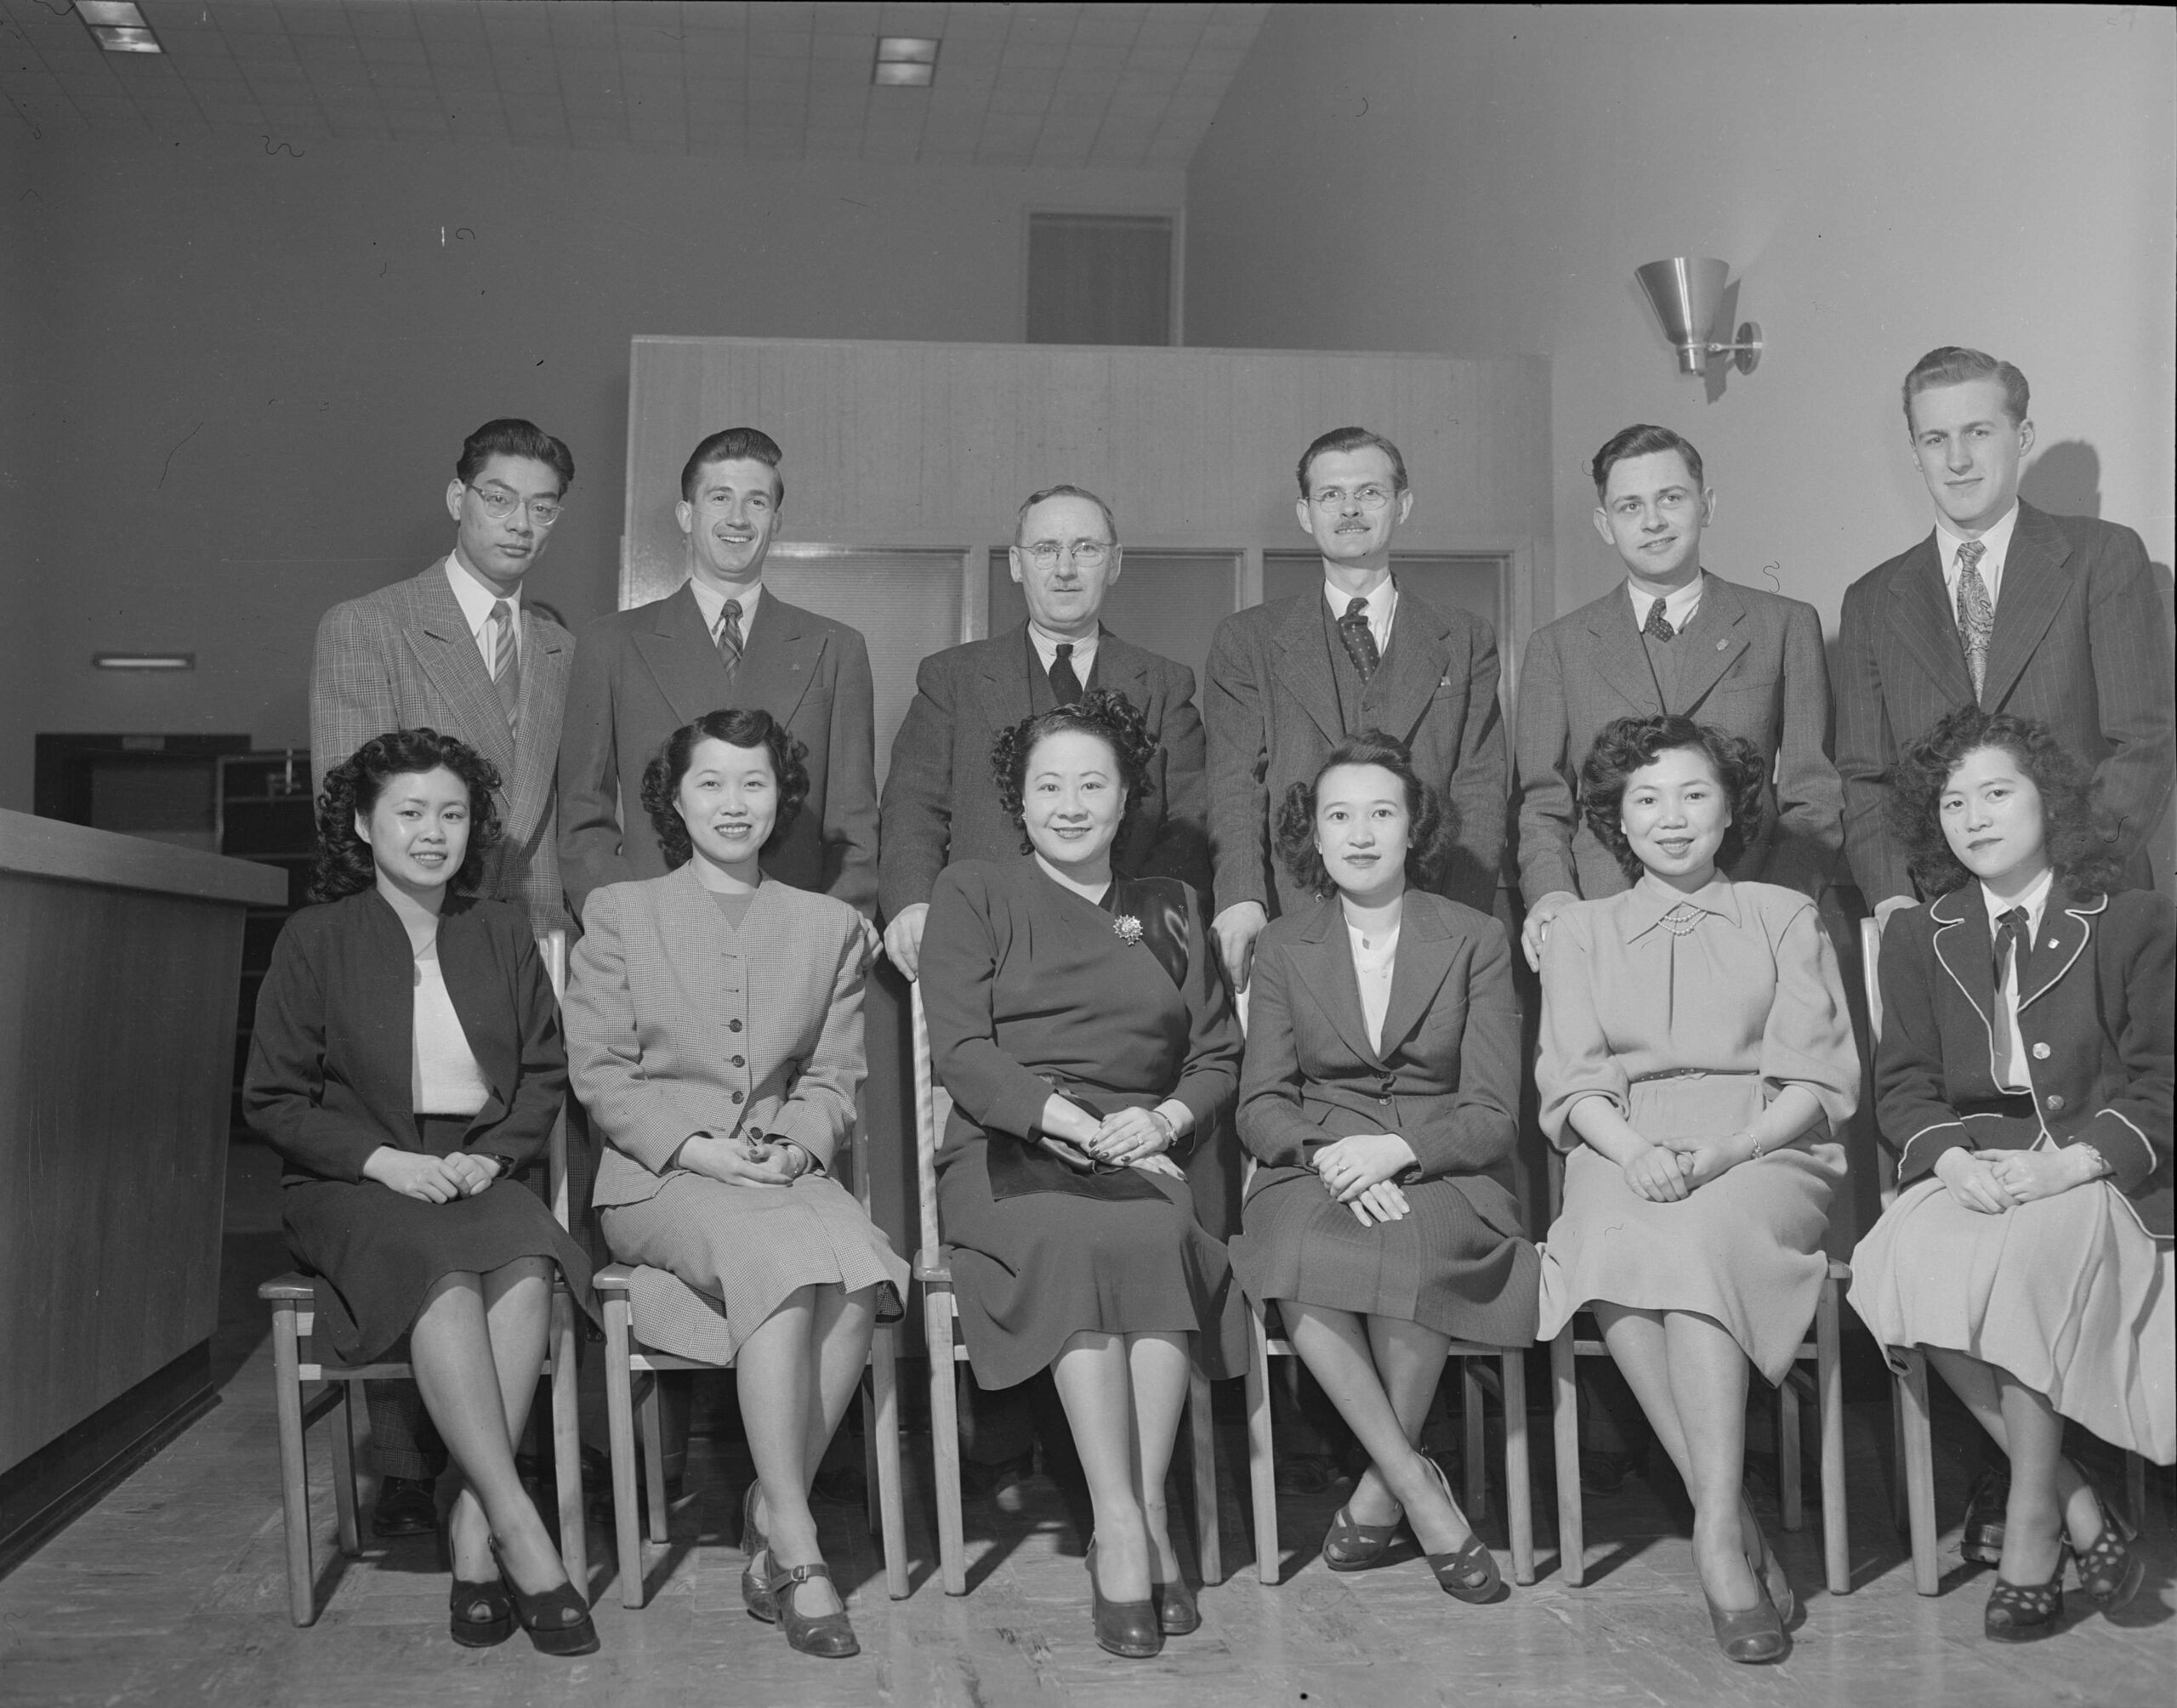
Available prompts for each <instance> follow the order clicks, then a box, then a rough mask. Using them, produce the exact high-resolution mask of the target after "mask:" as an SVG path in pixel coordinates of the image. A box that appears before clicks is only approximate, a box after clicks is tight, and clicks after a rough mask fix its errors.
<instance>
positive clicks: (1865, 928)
mask: <svg viewBox="0 0 2177 1708" xmlns="http://www.w3.org/2000/svg"><path fill="white" fill-rule="evenodd" d="M1881 958H1882V928H1881V927H1880V926H1879V925H1878V924H1876V923H1875V922H1874V921H1873V919H1872V918H1868V919H1862V921H1861V922H1860V983H1861V984H1862V986H1863V987H1864V988H1865V989H1866V991H1867V1048H1868V1049H1869V1050H1870V1051H1872V1050H1873V1048H1874V1047H1875V1046H1876V1045H1877V1044H1879V1043H1880V1042H1881V1041H1882V979H1881V978H1880V977H1879V974H1878V972H1877V963H1878V962H1879V961H1880V960H1881Z"/></svg>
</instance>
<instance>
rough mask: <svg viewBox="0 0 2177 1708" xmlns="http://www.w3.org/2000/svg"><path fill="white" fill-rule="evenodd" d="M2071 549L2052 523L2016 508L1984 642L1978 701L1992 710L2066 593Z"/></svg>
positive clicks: (2018, 674)
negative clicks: (1983, 683) (1983, 685)
mask: <svg viewBox="0 0 2177 1708" xmlns="http://www.w3.org/2000/svg"><path fill="white" fill-rule="evenodd" d="M2071 549H2072V548H2071V542H2069V541H2067V540H2066V539H2065V538H2064V536H2063V531H2062V530H2061V529H2060V528H2058V527H2057V526H2056V525H2055V523H2053V522H2051V521H2050V520H2049V519H2048V518H2047V517H2046V516H2044V515H2043V514H2041V513H2040V512H2039V511H2038V510H2036V509H2033V508H2031V507H2030V506H2028V505H2025V504H2021V505H2020V506H2019V507H2018V523H2017V525H2016V526H2015V527H2014V528H2013V529H2012V530H2011V536H2010V556H2009V559H2008V560H2007V561H2006V562H2005V563H2004V579H2003V590H2002V596H2001V597H2000V598H1999V599H1998V600H1997V601H1996V632H1995V633H1994V634H1993V635H1992V637H1991V638H1990V639H1989V642H1988V676H1987V690H1986V692H1984V693H1983V694H1982V695H1981V704H1982V705H1983V706H1987V707H1988V708H1989V709H1990V710H1993V709H1995V708H1996V707H1998V706H2001V705H2002V704H2003V703H2004V696H2005V695H2008V694H2009V692H2010V691H2011V689H2014V688H2015V687H2016V686H2017V685H2018V678H2020V677H2021V676H2022V675H2023V674H2025V672H2026V665H2027V664H2028V663H2029V662H2031V661H2032V657H2033V649H2034V648H2035V647H2037V646H2038V645H2040V644H2041V637H2042V636H2043V635H2044V634H2046V633H2048V632H2049V624H2050V623H2052V622H2054V621H2055V618H2056V612H2057V611H2058V610H2060V608H2061V607H2062V605H2063V603H2064V599H2065V596H2066V594H2068V593H2070V592H2071V589H2072V577H2071V574H2070V572H2069V571H2068V570H2066V568H2065V567H2064V565H2065V561H2066V559H2068V558H2069V557H2070V556H2071Z"/></svg>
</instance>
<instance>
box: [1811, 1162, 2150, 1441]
mask: <svg viewBox="0 0 2177 1708" xmlns="http://www.w3.org/2000/svg"><path fill="white" fill-rule="evenodd" d="M2173 1278H2177V1259H2173V1257H2172V1252H2171V1247H2170V1246H2169V1245H2168V1243H2167V1242H2164V1241H2157V1240H2155V1239H2154V1238H2153V1237H2152V1236H2151V1235H2150V1234H2148V1233H2147V1232H2146V1230H2145V1229H2142V1228H2141V1227H2140V1224H2139V1218H2138V1217H2135V1216H2134V1215H2133V1214H2132V1212H2131V1210H2130V1208H2129V1206H2128V1205H2127V1204H2126V1202H2125V1200H2124V1198H2123V1194H2121V1193H2119V1192H2118V1191H2117V1189H2116V1188H2114V1187H2113V1186H2112V1185H2110V1184H2109V1183H2108V1182H2107V1181H2106V1180H2096V1181H2092V1182H2089V1183H2088V1184H2086V1185H2084V1186H2079V1187H2074V1188H2073V1189H2072V1190H2070V1191H2069V1192H2059V1193H2057V1194H2055V1196H2054V1197H2052V1198H2037V1199H2035V1200H2033V1201H2032V1203H2030V1204H2021V1205H2020V1206H2017V1207H2016V1208H2015V1209H2013V1210H2009V1211H2005V1212H2004V1214H2002V1215H2000V1216H1988V1215H1983V1214H1982V1213H1981V1211H1977V1210H1969V1209H1967V1208H1966V1207H1965V1206H1964V1205H1962V1204H1960V1203H1958V1201H1957V1200H1955V1199H1953V1198H1952V1196H1951V1195H1950V1189H1948V1188H1947V1187H1946V1186H1945V1185H1944V1184H1943V1183H1941V1181H1940V1180H1935V1179H1926V1180H1920V1181H1916V1182H1915V1183H1913V1185H1911V1186H1909V1187H1907V1188H1906V1189H1905V1190H1904V1191H1903V1192H1901V1193H1900V1194H1898V1195H1897V1200H1896V1202H1895V1203H1893V1204H1892V1205H1891V1206H1890V1208H1889V1209H1888V1210H1887V1211H1884V1213H1883V1217H1882V1219H1881V1220H1880V1221H1879V1222H1878V1223H1875V1225H1874V1226H1873V1228H1872V1229H1869V1230H1868V1232H1867V1238H1865V1239H1864V1240H1861V1241H1860V1244H1859V1249H1858V1250H1856V1251H1854V1252H1853V1253H1852V1290H1851V1300H1852V1308H1853V1309H1855V1310H1856V1311H1857V1312H1858V1313H1859V1314H1860V1316H1861V1319H1862V1320H1863V1321H1865V1323H1866V1324H1867V1327H1868V1328H1869V1329H1870V1330H1871V1331H1873V1334H1874V1336H1875V1338H1876V1339H1877V1340H1878V1341H1879V1342H1882V1344H1883V1346H1884V1347H1885V1348H1897V1347H1938V1348H1946V1349H1947V1350H1949V1351H1952V1352H1960V1353H1965V1354H1966V1355H1967V1356H1968V1357H1970V1358H1976V1359H1980V1360H1981V1361H1982V1362H1983V1363H1985V1364H1992V1365H1998V1366H1999V1367H2000V1368H2002V1369H2004V1370H2009V1372H2010V1373H2011V1375H2012V1376H2015V1377H2016V1378H2017V1379H2018V1380H2019V1381H2020V1382H2022V1383H2024V1384H2025V1385H2026V1387H2030V1388H2032V1389H2033V1390H2034V1392H2036V1393H2041V1394H2045V1395H2046V1396H2047V1397H2048V1400H2049V1404H2051V1405H2053V1406H2054V1407H2055V1409H2056V1410H2057V1411H2058V1412H2059V1413H2060V1414H2061V1415H2062V1416H2066V1417H2068V1418H2070V1419H2072V1421H2074V1422H2076V1423H2078V1424H2080V1425H2082V1426H2083V1427H2086V1428H2088V1429H2090V1430H2092V1431H2093V1432H2094V1433H2095V1434H2096V1435H2099V1436H2100V1438H2102V1439H2103V1440H2105V1441H2106V1442H2109V1443H2111V1444H2112V1445H2114V1446H2117V1447H2121V1448H2123V1449H2124V1450H2127V1451H2129V1452H2133V1453H2137V1454H2140V1455H2142V1456H2143V1457H2145V1458H2148V1459H2151V1460H2153V1461H2154V1462H2155V1463H2156V1464H2157V1465H2167V1464H2169V1463H2170V1462H2171V1461H2173V1460H2177V1392H2173V1390H2177V1379H2173V1365H2177V1305H2173V1304H2172V1302H2171V1291H2172V1285H2173Z"/></svg>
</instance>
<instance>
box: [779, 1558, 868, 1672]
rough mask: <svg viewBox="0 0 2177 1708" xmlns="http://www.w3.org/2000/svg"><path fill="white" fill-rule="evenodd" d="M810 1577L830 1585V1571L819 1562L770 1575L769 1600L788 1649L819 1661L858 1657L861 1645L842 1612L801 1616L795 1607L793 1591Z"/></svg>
mask: <svg viewBox="0 0 2177 1708" xmlns="http://www.w3.org/2000/svg"><path fill="white" fill-rule="evenodd" d="M812 1578H822V1579H823V1580H825V1581H826V1582H827V1583H829V1582H830V1581H831V1580H832V1570H831V1568H830V1567H829V1566H827V1565H826V1564H825V1563H823V1562H822V1561H821V1560H819V1561H817V1562H816V1563H815V1564H814V1565H807V1566H781V1567H779V1569H777V1570H776V1571H775V1572H773V1573H772V1574H771V1580H770V1587H771V1599H772V1600H773V1601H774V1602H776V1603H777V1604H778V1610H779V1629H780V1630H781V1631H784V1632H785V1633H786V1640H787V1647H789V1648H793V1649H796V1650H799V1652H800V1653H801V1654H813V1655H815V1656H816V1657H817V1659H819V1660H846V1659H847V1658H848V1657H849V1656H850V1655H855V1654H861V1643H859V1642H858V1641H856V1640H855V1634H854V1626H852V1625H851V1624H850V1623H849V1622H848V1620H847V1616H846V1612H845V1609H841V1610H840V1611H838V1613H820V1614H803V1613H802V1612H801V1611H800V1610H799V1609H798V1608H796V1607H795V1606H794V1595H793V1592H794V1591H795V1589H796V1588H798V1587H799V1586H800V1585H802V1584H805V1583H807V1582H809V1581H810V1580H811V1579H812Z"/></svg>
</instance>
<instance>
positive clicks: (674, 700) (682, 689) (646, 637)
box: [634, 582, 771, 723]
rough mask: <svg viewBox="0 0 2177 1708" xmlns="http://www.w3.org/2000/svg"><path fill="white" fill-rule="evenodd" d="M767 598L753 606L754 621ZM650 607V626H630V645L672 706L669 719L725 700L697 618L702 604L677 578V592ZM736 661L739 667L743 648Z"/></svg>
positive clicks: (687, 717)
mask: <svg viewBox="0 0 2177 1708" xmlns="http://www.w3.org/2000/svg"><path fill="white" fill-rule="evenodd" d="M770 602H771V601H770V598H769V597H768V596H766V598H765V600H764V604H763V605H759V606H758V607H757V608H756V610H757V617H758V620H759V621H761V620H762V617H763V614H764V605H768V604H770ZM650 610H651V624H650V627H648V628H647V629H638V630H636V631H635V635H634V642H635V650H636V652H637V653H638V654H639V655H641V658H642V661H643V663H644V665H645V667H647V668H648V669H649V671H650V673H651V679H652V680H653V681H655V682H656V683H657V688H658V692H659V693H661V694H662V695H664V696H665V703H666V704H667V705H668V706H671V707H672V708H673V716H674V718H675V719H676V720H677V721H678V722H679V723H694V722H695V721H696V719H697V718H700V717H702V715H703V713H705V712H715V711H717V710H718V708H719V706H724V705H725V704H727V703H728V702H727V698H726V695H727V688H726V681H725V666H724V665H723V664H721V663H720V662H719V655H718V649H717V648H716V647H715V646H713V644H711V637H710V631H709V629H708V628H707V627H705V626H704V623H703V612H702V607H701V606H700V605H698V604H696V596H695V594H694V593H691V591H690V590H689V588H688V586H687V584H686V583H685V582H683V583H682V584H681V587H680V590H679V592H678V593H669V594H668V595H667V596H666V597H665V598H663V599H659V600H657V602H656V603H654V604H652V605H651V607H650ZM742 662H743V667H744V668H745V667H746V664H747V655H746V654H745V653H744V654H743V658H742Z"/></svg>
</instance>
